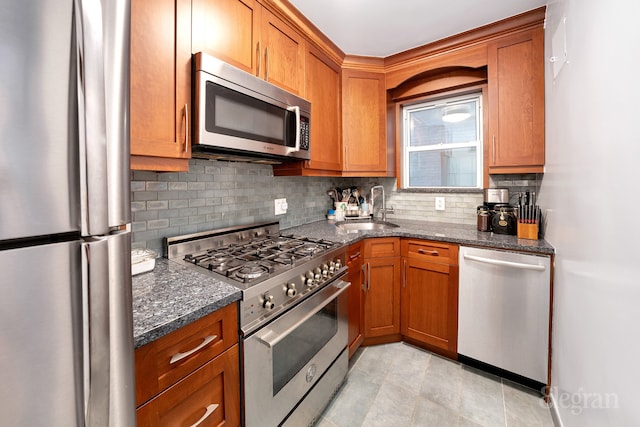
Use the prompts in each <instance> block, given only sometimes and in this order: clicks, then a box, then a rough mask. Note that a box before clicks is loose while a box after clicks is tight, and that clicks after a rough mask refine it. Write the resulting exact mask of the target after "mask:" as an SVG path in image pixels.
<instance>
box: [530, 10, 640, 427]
mask: <svg viewBox="0 0 640 427" xmlns="http://www.w3.org/2000/svg"><path fill="white" fill-rule="evenodd" d="M563 17H566V18H567V21H566V28H567V47H568V59H569V63H568V64H567V65H565V67H564V68H563V69H562V71H561V72H560V74H559V75H558V76H557V78H556V79H554V78H553V76H552V73H551V68H550V66H549V64H547V69H546V147H547V158H546V165H547V166H546V173H545V176H544V180H543V182H542V187H541V190H540V193H541V194H540V202H541V204H542V205H543V206H544V207H546V208H548V210H549V211H548V215H549V216H548V218H549V223H548V230H547V235H546V238H547V240H548V241H549V242H550V243H551V244H552V245H554V246H555V248H556V250H557V256H556V269H555V290H554V316H553V344H552V345H553V359H552V386H553V397H554V399H555V403H556V407H557V408H558V411H559V415H560V418H561V421H562V423H563V424H564V425H565V426H598V427H600V426H631V425H640V405H639V403H640V249H639V248H638V242H640V225H639V224H638V222H639V221H638V215H637V211H638V210H639V209H640V203H639V202H638V201H639V200H640V197H638V192H639V191H640V108H638V103H639V101H640V89H639V88H640V22H639V18H640V2H638V1H637V0H558V1H550V3H549V4H548V9H547V22H546V32H545V39H546V58H547V59H548V58H549V57H550V56H551V38H552V34H553V32H554V30H555V29H556V27H557V26H558V23H559V21H560V20H561V19H562V18H563ZM554 53H555V52H554ZM603 407H608V408H603Z"/></svg>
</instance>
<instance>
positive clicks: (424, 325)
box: [349, 237, 458, 359]
mask: <svg viewBox="0 0 640 427" xmlns="http://www.w3.org/2000/svg"><path fill="white" fill-rule="evenodd" d="M354 246H355V245H352V246H351V247H350V249H349V250H350V254H351V253H352V252H351V251H352V248H353V247H354ZM362 253H363V257H364V259H363V262H362V276H360V277H359V276H358V275H357V273H356V271H355V269H354V268H351V266H350V269H349V275H350V276H349V280H350V281H351V284H352V288H351V291H352V293H350V294H349V298H350V301H349V319H350V320H349V332H350V333H349V346H350V347H349V350H350V355H351V354H352V352H355V350H357V348H358V346H359V345H360V342H359V341H358V338H357V337H358V329H357V323H356V319H358V317H359V316H362V317H361V319H362V320H361V321H362V332H361V333H362V336H363V340H362V344H363V345H372V344H382V343H387V342H393V341H399V340H404V341H407V342H409V343H411V344H414V345H417V346H420V347H423V348H425V349H427V350H430V351H433V352H435V353H439V354H441V355H443V356H446V357H449V358H452V359H457V357H458V345H457V344H458V245H456V244H448V243H442V242H432V241H427V240H418V239H400V238H397V237H391V238H372V239H366V240H365V241H364V242H363V243H362ZM352 262H353V265H354V266H355V260H354V261H352ZM360 279H361V280H362V282H360V281H359V280H360ZM360 283H362V290H361V287H360V286H359V284H360ZM356 285H358V286H357V287H356ZM356 290H357V292H356ZM352 295H353V296H352ZM359 298H362V300H360V299H359ZM352 321H353V323H352Z"/></svg>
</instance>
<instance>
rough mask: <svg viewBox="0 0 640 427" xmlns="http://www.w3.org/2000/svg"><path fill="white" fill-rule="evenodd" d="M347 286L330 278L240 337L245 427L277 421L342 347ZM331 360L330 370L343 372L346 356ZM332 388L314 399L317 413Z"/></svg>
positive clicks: (345, 341) (345, 340)
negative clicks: (330, 282)
mask: <svg viewBox="0 0 640 427" xmlns="http://www.w3.org/2000/svg"><path fill="white" fill-rule="evenodd" d="M348 287H349V283H348V282H344V281H342V280H337V281H334V282H333V283H332V284H330V285H328V286H326V287H324V288H323V289H322V290H321V291H319V292H317V293H316V294H314V295H313V296H312V297H310V298H309V299H307V300H305V301H304V302H303V303H301V304H299V305H298V306H296V307H295V308H293V309H292V310H291V311H290V312H288V313H287V315H284V316H281V317H279V318H278V319H276V320H274V321H273V322H272V323H270V324H269V325H267V326H265V327H264V328H262V329H260V330H259V331H257V332H256V333H254V334H252V335H250V336H249V337H247V338H246V339H245V340H244V351H243V352H244V375H243V376H244V390H245V391H244V393H245V425H246V426H247V427H251V426H265V425H272V426H275V425H278V424H280V422H281V421H282V420H283V419H284V418H285V417H286V416H287V415H288V414H289V413H290V412H291V411H293V409H294V408H295V407H296V406H297V404H298V401H299V400H300V398H301V397H302V396H304V395H305V394H306V393H307V392H308V391H310V390H311V389H313V386H314V385H315V383H316V382H317V381H318V380H319V379H320V377H321V376H322V375H323V374H325V373H326V372H327V371H328V369H329V368H330V367H331V366H332V365H333V364H334V361H336V358H337V357H338V356H339V355H340V354H341V353H343V352H344V351H345V348H346V343H347V329H348V324H347V315H348V313H347V310H348V307H347V298H346V296H347V294H346V293H345V291H346V289H347V288H348ZM345 362H346V363H345ZM336 363H337V365H336V366H335V369H336V370H337V371H338V372H342V371H344V372H345V374H346V370H347V366H348V360H347V361H344V360H340V361H336ZM328 375H332V374H331V373H329V374H328ZM342 379H344V377H342ZM340 382H341V381H340ZM332 391H333V390H331V391H330V394H329V395H328V396H323V399H322V400H321V401H320V402H318V407H317V408H316V410H317V411H319V412H321V411H322V409H323V408H324V406H326V404H327V403H328V401H329V399H330V397H331V394H332ZM302 415H303V414H302V413H301V414H299V415H293V417H294V418H300V417H301V416H302ZM309 416H311V419H306V420H304V421H305V422H303V423H300V424H298V425H308V424H309V421H311V420H312V419H313V418H315V417H316V416H317V414H307V417H309Z"/></svg>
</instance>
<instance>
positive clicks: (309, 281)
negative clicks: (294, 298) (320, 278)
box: [304, 270, 316, 287]
mask: <svg viewBox="0 0 640 427" xmlns="http://www.w3.org/2000/svg"><path fill="white" fill-rule="evenodd" d="M304 283H306V285H307V286H308V287H312V286H313V285H315V284H316V281H315V274H313V271H311V270H309V271H307V274H306V275H305V279H304Z"/></svg>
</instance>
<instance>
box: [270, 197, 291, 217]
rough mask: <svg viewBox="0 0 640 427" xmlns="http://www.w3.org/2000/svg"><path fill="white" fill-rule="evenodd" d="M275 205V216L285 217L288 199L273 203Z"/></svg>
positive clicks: (276, 200)
mask: <svg viewBox="0 0 640 427" xmlns="http://www.w3.org/2000/svg"><path fill="white" fill-rule="evenodd" d="M273 203H274V205H275V214H276V215H284V214H286V213H287V208H288V207H289V206H288V205H287V199H275V200H274V201H273Z"/></svg>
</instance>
